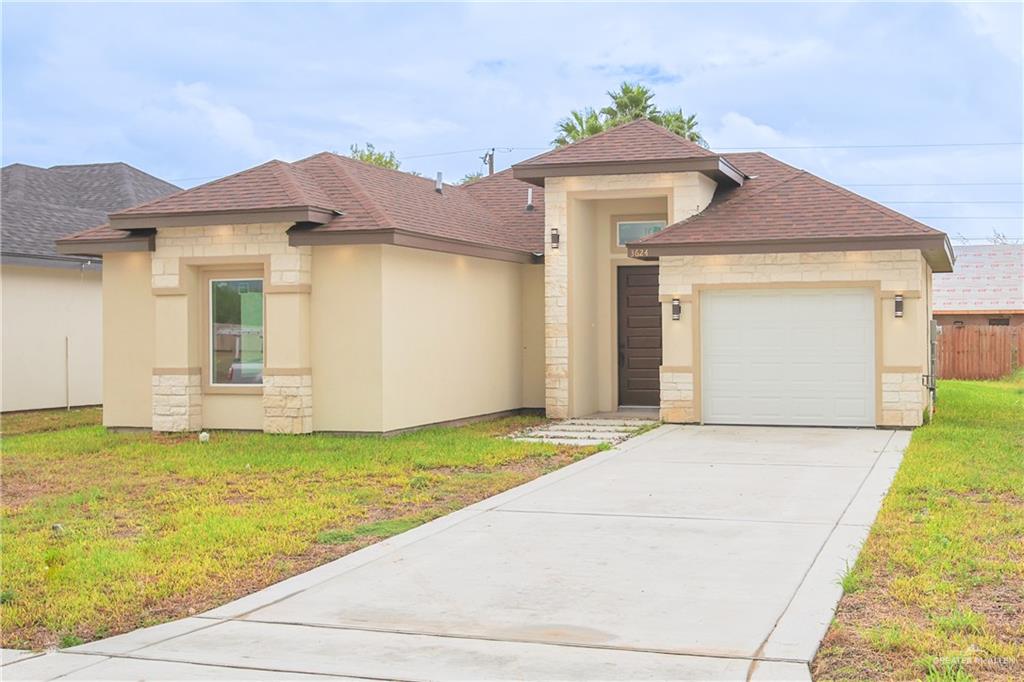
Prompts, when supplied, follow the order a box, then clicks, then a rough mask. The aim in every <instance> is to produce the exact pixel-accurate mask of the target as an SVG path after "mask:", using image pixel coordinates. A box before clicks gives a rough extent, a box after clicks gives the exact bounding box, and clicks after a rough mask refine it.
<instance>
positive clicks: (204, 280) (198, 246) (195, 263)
mask: <svg viewBox="0 0 1024 682" xmlns="http://www.w3.org/2000/svg"><path fill="white" fill-rule="evenodd" d="M290 226H291V223H280V224H256V225H213V226H206V227H187V228H164V229H160V230H158V233H157V237H156V240H155V242H156V247H155V250H154V252H153V253H152V255H151V262H152V264H151V269H152V272H151V277H152V282H151V284H152V294H153V295H154V296H171V297H173V296H184V297H190V296H195V295H198V296H199V298H200V299H201V300H200V301H195V300H193V301H189V302H187V303H186V305H187V307H188V309H189V310H190V311H191V312H189V313H188V315H189V317H192V316H193V315H195V316H197V318H198V322H199V328H200V330H201V333H202V335H203V338H204V339H205V341H204V342H201V343H200V344H199V349H198V352H199V353H202V354H203V356H202V357H201V358H199V360H200V362H195V361H194V360H195V358H191V359H192V360H193V361H192V362H190V363H189V364H190V365H194V366H190V367H186V368H173V367H172V368H163V369H156V368H155V369H154V378H153V386H154V392H153V428H154V430H165V431H189V430H197V429H199V428H202V396H203V394H204V393H211V394H212V393H227V394H262V396H263V405H264V431H267V432H272V433H309V432H311V431H312V370H311V369H310V368H309V367H308V366H303V367H283V368H275V367H270V366H265V367H264V381H263V384H262V385H261V386H237V387H236V386H210V385H208V381H207V380H205V379H208V377H209V368H208V367H207V368H206V371H203V372H202V374H200V372H201V368H202V367H204V366H206V365H208V362H209V346H208V344H209V338H208V337H209V334H208V330H207V327H208V325H209V311H208V306H209V296H208V293H207V291H206V289H207V288H208V281H209V278H210V274H208V273H216V275H217V276H221V275H224V274H225V273H244V275H245V276H260V277H262V279H263V280H264V287H263V293H264V306H265V307H267V298H266V297H267V296H268V295H276V294H292V295H299V296H303V295H305V296H308V295H309V293H310V283H311V281H312V280H311V267H312V247H309V246H300V247H293V246H290V245H289V244H288V236H287V229H288V228H289V227H290ZM188 271H191V272H192V274H193V275H194V276H195V278H194V279H192V281H193V282H196V281H198V282H199V291H198V292H193V291H190V288H191V287H189V286H183V285H182V284H181V275H182V273H183V272H188ZM197 307H198V308H199V309H198V310H197ZM269 317H270V316H267V315H265V317H264V324H265V341H264V343H265V344H269V343H271V342H272V337H273V334H274V332H273V331H271V330H272V327H273V324H272V320H271V319H269ZM189 327H190V328H189V329H187V330H182V337H181V339H179V340H178V341H177V342H178V343H185V344H188V345H190V346H191V344H190V343H189V341H188V337H189V336H191V335H192V334H194V333H196V330H195V329H194V328H193V325H192V324H190V325H189ZM179 347H180V346H179ZM264 350H265V354H264V359H265V362H267V361H269V357H268V355H267V354H266V350H267V349H266V347H265V349H264ZM189 355H191V351H190V352H189ZM298 364H304V365H308V364H309V363H308V358H306V359H305V362H304V363H298ZM179 384H180V385H179Z"/></svg>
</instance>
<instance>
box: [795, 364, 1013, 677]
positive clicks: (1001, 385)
mask: <svg viewBox="0 0 1024 682" xmlns="http://www.w3.org/2000/svg"><path fill="white" fill-rule="evenodd" d="M938 406H939V411H938V415H937V417H936V419H935V420H934V422H933V423H932V424H931V425H929V426H926V427H924V428H921V429H918V430H917V431H915V432H914V436H913V440H912V442H911V445H910V447H909V448H908V449H907V452H906V454H905V457H904V460H903V464H902V466H901V467H900V470H899V472H898V474H897V475H896V479H895V481H894V483H893V486H892V488H891V490H890V491H889V494H888V496H887V498H886V500H885V503H884V504H883V506H882V510H881V512H880V513H879V516H878V519H877V520H876V522H875V525H874V527H873V528H872V530H871V535H870V536H869V538H868V540H867V543H866V544H865V546H864V549H863V551H862V552H861V555H860V557H859V559H858V560H857V563H856V564H855V565H854V566H853V567H851V569H850V570H849V571H848V572H847V574H846V575H844V576H843V577H842V584H843V588H844V591H845V593H846V594H845V596H844V597H843V599H842V601H841V602H840V605H839V610H838V612H837V614H836V617H835V620H834V621H833V624H832V628H831V629H830V630H829V633H828V635H827V636H826V638H825V641H824V642H823V643H822V646H821V649H820V650H819V653H818V657H817V659H816V660H815V662H814V665H813V671H814V678H815V679H820V680H866V679H871V680H875V679H900V680H903V679H927V680H933V681H936V682H938V681H940V680H942V681H947V680H948V681H950V682H953V681H961V680H971V679H977V680H994V679H1005V680H1010V679H1013V680H1019V679H1022V678H1024V375H1020V374H1019V375H1018V377H1017V378H1016V380H1010V381H1003V382H971V381H946V382H940V385H939V403H938Z"/></svg>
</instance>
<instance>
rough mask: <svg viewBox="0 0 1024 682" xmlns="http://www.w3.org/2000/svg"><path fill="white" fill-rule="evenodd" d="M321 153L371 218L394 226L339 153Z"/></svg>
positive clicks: (381, 223) (388, 215) (388, 225)
mask: <svg viewBox="0 0 1024 682" xmlns="http://www.w3.org/2000/svg"><path fill="white" fill-rule="evenodd" d="M322 154H326V155H327V158H328V161H329V162H328V164H327V165H328V167H329V168H330V169H331V171H332V172H333V173H334V175H335V177H337V178H338V179H339V180H341V182H342V183H343V184H344V185H345V187H346V188H347V189H348V191H349V192H351V193H352V196H354V197H355V199H356V201H358V202H359V203H360V204H362V206H363V208H365V209H366V211H367V212H368V213H369V214H370V215H372V216H373V218H374V219H375V220H376V221H377V222H378V223H379V224H380V225H381V226H385V227H390V228H394V227H396V225H395V221H394V220H392V219H391V215H390V214H389V213H387V211H385V210H384V209H383V208H381V206H380V205H379V204H378V203H377V202H376V201H374V199H373V197H372V196H370V194H369V193H368V192H367V191H366V190H364V189H363V188H362V186H361V185H360V183H359V182H358V181H357V180H356V179H355V178H354V177H352V175H351V174H350V173H349V172H348V169H347V168H345V166H344V164H342V163H341V159H340V156H341V155H340V154H334V153H333V152H322ZM316 156H320V154H317V155H316ZM346 158H348V157H346ZM352 161H357V162H358V160H357V159H352ZM296 163H298V162H296ZM359 163H362V162H359ZM365 165H367V166H373V164H369V163H368V164H365ZM373 167H375V168H379V166H373ZM385 170H390V169H385ZM399 172H401V171H399ZM406 175H409V174H408V173H406Z"/></svg>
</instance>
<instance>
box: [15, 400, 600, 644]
mask: <svg viewBox="0 0 1024 682" xmlns="http://www.w3.org/2000/svg"><path fill="white" fill-rule="evenodd" d="M15 416H19V415H15ZM20 416H21V417H25V419H26V420H28V421H31V420H29V419H28V417H27V416H24V415H20ZM64 416H65V418H66V419H68V420H69V421H70V422H71V423H72V424H74V423H75V421H76V420H77V419H79V418H80V415H75V414H74V413H72V414H71V415H68V414H67V413H65V415H64ZM93 420H94V421H95V415H94V416H93ZM12 421H13V422H14V423H13V424H12ZM540 421H541V420H540V418H533V417H519V418H511V419H502V420H496V421H491V422H485V423H480V424H475V425H470V426H463V427H458V428H433V429H428V430H424V431H420V432H417V433H412V434H407V435H402V436H396V437H393V438H379V437H358V438H357V437H335V436H326V435H325V436H316V435H314V436H271V435H264V434H241V433H214V434H213V435H212V438H211V440H210V442H209V443H206V444H201V443H199V442H198V441H197V439H196V436H195V435H194V434H193V435H189V436H161V435H154V434H150V433H108V432H107V431H106V430H105V429H104V428H103V427H101V426H95V425H94V426H73V427H72V428H65V429H60V430H50V431H45V432H40V433H20V435H10V434H11V433H18V432H24V431H27V430H30V427H29V426H26V425H25V424H22V425H20V426H19V425H18V423H17V420H14V419H12V420H6V419H5V422H6V425H5V430H6V429H7V428H8V427H12V428H11V429H10V430H9V431H8V433H7V435H5V436H4V438H3V452H2V466H3V480H2V494H3V497H2V508H0V509H2V552H3V567H2V568H3V571H2V584H0V627H2V644H3V646H5V647H18V648H25V647H32V648H39V647H44V646H49V645H53V644H60V645H70V644H73V643H77V642H79V641H87V640H90V639H95V638H98V637H104V636H108V635H112V634H116V633H119V632H124V631H127V630H131V629H133V628H137V627H141V626H146V625H152V624H155V623H159V622H162V621H166V620H170V619H173V618H178V617H182V616H186V615H189V614H193V613H197V612H200V611H203V610H205V609H209V608H211V607H213V606H215V605H217V604H221V603H224V602H226V601H229V600H231V599H233V598H236V597H240V596H242V595H245V594H248V593H250V592H252V591H254V590H257V589H259V588H261V587H264V586H266V585H269V584H272V583H274V582H277V581H279V580H281V579H283V578H286V577H288V576H291V575H294V574H296V573H299V572H301V571H304V570H306V569H309V568H311V567H313V566H316V565H318V564H322V563H324V562H326V561H329V560H331V559H334V558H336V557H338V556H341V555H343V554H346V553H348V552H351V551H353V550H355V549H358V548H359V547H362V546H365V545H368V544H371V543H373V542H376V541H378V540H380V539H382V538H384V537H387V536H389V535H393V534H395V533H399V532H402V531H404V530H407V529H409V528H411V527H413V526H415V525H418V524H420V523H423V522H424V521H427V520H429V519H432V518H435V517H437V516H440V515H443V514H445V513H447V512H450V511H453V510H455V509H458V508H461V507H463V506H465V505H467V504H469V503H471V502H473V501H476V500H479V499H482V498H484V497H487V496H489V495H492V494H494V493H497V492H499V491H501V490H505V489H507V488H510V487H513V486H515V485H518V484H520V483H522V482H524V481H527V480H529V479H532V478H534V477H536V476H539V475H541V474H543V473H545V472H547V471H550V470H552V469H555V468H558V467H559V466H562V465H564V464H566V463H568V462H571V461H573V460H575V459H579V458H581V457H584V456H586V455H587V454H590V453H592V452H593V451H594V448H589V449H583V448H568V447H557V446H553V445H547V444H538V443H520V442H513V441H509V440H504V439H501V438H498V437H497V436H499V435H501V434H504V433H507V432H509V431H511V430H514V429H518V428H522V427H524V426H526V425H530V424H534V423H538V422H540ZM52 422H53V420H52V419H42V420H40V419H36V420H35V421H34V423H35V424H36V426H37V427H39V428H50V427H53V428H59V425H57V426H55V425H54V424H53V423H52ZM14 427H17V428H14Z"/></svg>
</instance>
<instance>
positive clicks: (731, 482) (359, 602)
mask: <svg viewBox="0 0 1024 682" xmlns="http://www.w3.org/2000/svg"><path fill="white" fill-rule="evenodd" d="M908 441H909V434H908V433H906V432H895V431H876V430H867V429H865V430H840V429H798V428H759V427H680V426H662V427H660V428H658V429H655V430H654V431H651V432H648V433H646V434H643V435H641V436H638V437H636V438H633V439H631V440H628V441H626V442H624V443H623V444H621V445H620V446H618V447H617V448H615V449H612V450H608V451H605V452H602V453H599V454H597V455H594V456H592V457H590V458H588V459H586V460H583V461H580V462H577V463H575V464H573V465H571V466H568V467H566V468H564V469H561V470H559V471H557V472H554V473H552V474H549V475H548V476H545V477H543V478H540V479H537V480H535V481H532V482H530V483H527V484H526V485H523V486H520V487H519V488H515V489H513V490H509V491H507V492H505V493H502V494H500V495H497V496H495V497H493V498H490V499H488V500H485V501H483V502H480V503H478V504H475V505H472V506H471V507H468V508H466V509H463V510H461V511H459V512H456V513H454V514H451V515H449V516H447V517H444V518H441V519H438V520H436V521H433V522H431V523H429V524H426V525H424V526H421V527H419V528H416V529H414V530H412V531H409V532H407V533H404V534H402V535H399V536H396V537H394V538H391V539H389V540H386V541H384V542H381V543H379V544H377V545H373V546H371V547H368V548H366V549H363V550H361V551H359V552H356V553H354V554H350V555H349V556H347V557H344V558H342V559H339V560H337V561H334V562H332V563H330V564H326V565H324V566H321V567H320V568H317V569H314V570H312V571H310V572H308V573H305V574H302V575H299V576H296V577H295V578H292V579H290V580H286V581H284V582H282V583H279V584H277V585H274V586H272V587H270V588H267V589H266V590H263V591H262V592H259V593H256V594H254V595H250V596H248V597H244V598H242V599H240V600H238V601H236V602H233V603H231V604H228V605H226V606H223V607H221V608H218V609H215V610H213V611H210V612H208V613H206V614H203V615H201V616H198V617H194V618H188V619H185V620H182V621H177V622H173V623H168V624H165V625H161V626H157V627H155V628H149V629H146V630H140V631H137V632H133V633H129V634H127V635H121V636H119V637H112V638H110V639H107V640H104V641H100V642H93V643H90V644H86V645H83V646H79V647H75V648H73V649H68V650H65V651H64V652H61V653H56V654H49V655H45V656H37V657H35V658H29V659H26V660H21V661H18V662H15V663H12V664H10V665H8V666H5V667H4V668H3V670H2V675H3V678H4V679H5V680H18V679H54V678H56V677H58V676H60V675H63V676H65V677H63V678H62V679H72V680H82V679H105V680H125V679H143V677H145V678H146V679H171V678H174V679H214V678H216V679H236V678H237V679H256V680H264V679H265V680H271V679H274V680H299V679H323V676H334V677H339V678H343V679H352V678H358V679H390V680H432V679H461V680H480V679H488V680H495V679H580V680H584V679H585V680H638V679H672V680H681V679H702V680H744V679H753V680H807V679H810V678H809V674H808V669H807V662H808V661H810V660H811V658H812V657H813V656H814V653H815V650H816V649H817V646H818V643H819V641H820V639H821V637H822V636H823V634H824V633H825V630H826V628H827V627H828V623H829V620H830V618H831V616H832V612H833V610H834V608H835V604H836V601H837V600H838V598H839V596H840V590H839V587H838V584H837V582H836V581H837V579H838V577H839V575H840V573H841V572H842V570H843V568H844V566H845V564H846V562H847V561H850V562H852V561H853V559H854V557H855V556H856V553H857V550H858V547H859V545H860V543H861V542H862V540H863V538H864V537H865V535H866V533H867V530H868V526H869V525H870V523H871V522H872V520H873V518H874V516H875V513H876V511H877V509H878V506H879V503H880V501H881V498H882V497H883V496H884V494H885V491H886V489H887V488H888V486H889V483H890V481H891V480H892V477H893V475H894V473H895V471H896V467H897V466H898V465H899V461H900V457H901V455H902V451H903V449H904V447H905V446H906V444H907V442H908Z"/></svg>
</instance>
